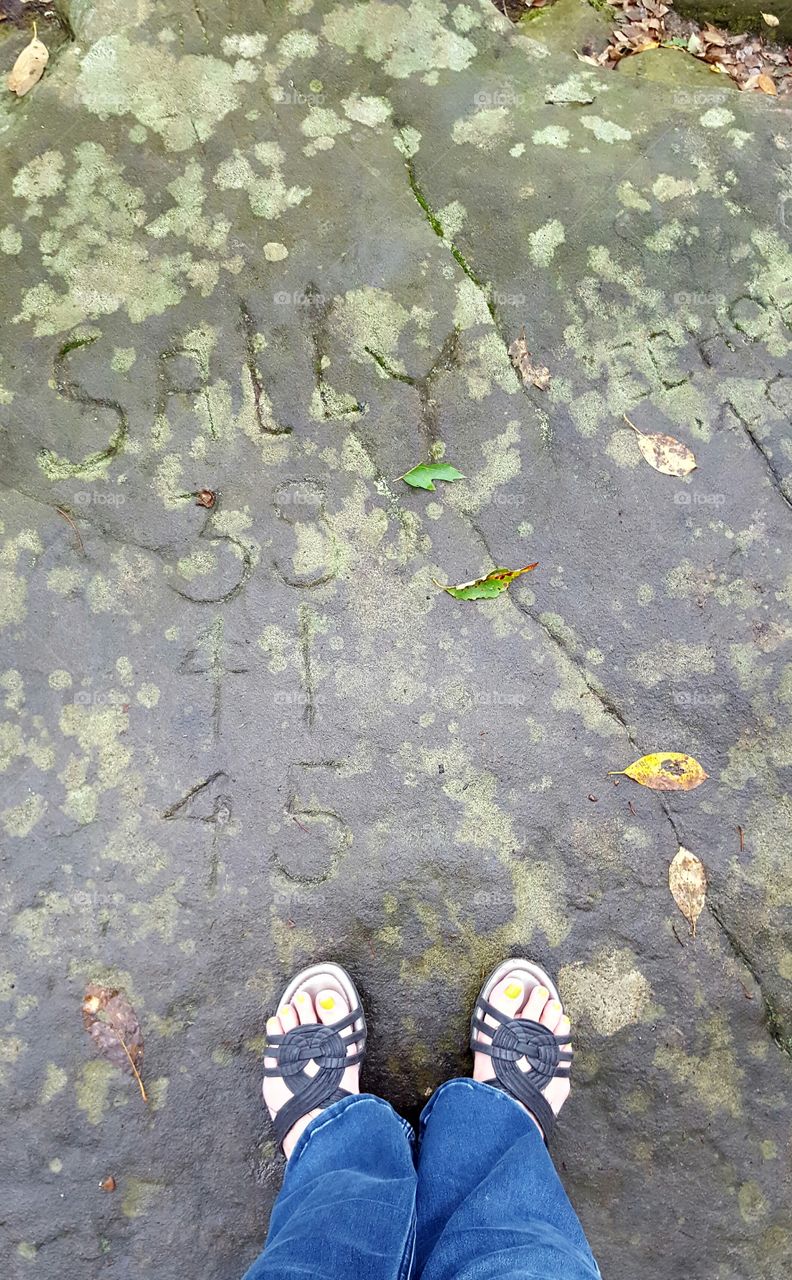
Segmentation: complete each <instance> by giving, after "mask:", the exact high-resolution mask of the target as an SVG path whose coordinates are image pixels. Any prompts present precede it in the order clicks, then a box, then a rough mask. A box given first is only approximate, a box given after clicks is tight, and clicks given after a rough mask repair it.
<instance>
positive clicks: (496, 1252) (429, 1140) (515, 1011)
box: [416, 962, 599, 1280]
mask: <svg viewBox="0 0 792 1280" xmlns="http://www.w3.org/2000/svg"><path fill="white" fill-rule="evenodd" d="M517 963H519V962H517ZM550 995H551V992H550V991H548V990H547V989H546V988H545V987H544V986H542V985H540V984H537V983H536V982H535V981H534V983H533V985H531V980H530V978H529V979H528V980H527V981H526V980H525V975H522V977H516V976H515V975H509V974H507V976H506V978H505V979H504V980H503V981H500V982H499V983H497V984H496V985H495V987H494V988H493V990H492V992H491V993H490V994H489V997H488V998H489V1003H490V1006H491V1007H492V1008H493V1010H494V1011H496V1015H495V1017H489V1016H487V1017H482V1018H481V1021H482V1023H484V1024H486V1026H488V1027H492V1030H493V1037H494V1040H495V1045H494V1046H493V1044H492V1037H489V1036H487V1035H486V1034H484V1032H483V1030H480V1029H479V1030H474V1040H477V1041H478V1042H479V1044H480V1045H485V1046H488V1048H489V1051H488V1052H477V1053H476V1054H475V1058H474V1079H472V1080H450V1081H448V1082H447V1083H446V1084H444V1085H442V1086H441V1087H440V1088H439V1089H438V1090H437V1092H436V1093H435V1094H434V1096H433V1097H432V1098H431V1100H430V1101H429V1103H428V1104H427V1106H426V1107H425V1108H424V1112H423V1115H422V1117H421V1149H420V1158H419V1165H418V1194H417V1218H418V1227H417V1245H416V1276H420V1277H421V1280H534V1278H535V1280H597V1278H598V1277H599V1270H598V1268H597V1264H596V1262H595V1261H594V1258H593V1256H592V1254H591V1250H590V1249H589V1246H588V1244H587V1242H586V1238H585V1235H584V1234H583V1229H582V1227H581V1225H580V1223H579V1222H578V1219H577V1217H576V1215H575V1212H574V1210H573V1208H572V1206H571V1204H570V1203H569V1200H568V1199H567V1196H566V1193H565V1192H564V1189H563V1187H562V1185H561V1182H560V1180H559V1178H558V1175H557V1173H556V1171H555V1169H554V1167H553V1162H552V1160H551V1159H550V1156H549V1154H548V1152H547V1148H546V1146H545V1142H544V1136H543V1133H542V1130H541V1128H540V1126H539V1123H538V1121H537V1120H536V1119H535V1118H534V1116H533V1115H532V1114H530V1113H529V1111H528V1110H527V1109H526V1107H524V1106H523V1105H521V1104H520V1102H518V1101H515V1099H514V1098H513V1097H511V1096H509V1094H508V1093H507V1092H506V1091H505V1088H504V1086H503V1084H502V1083H501V1075H503V1074H504V1072H503V1069H502V1066H501V1062H502V1061H503V1060H509V1056H508V1053H504V1054H503V1055H502V1057H501V1055H500V1053H499V1044H500V1045H507V1046H508V1043H509V1040H510V1038H511V1039H512V1040H514V1037H515V1034H516V1035H517V1037H518V1038H519V1036H520V1035H526V1034H528V1035H529V1036H530V1035H532V1036H534V1042H535V1043H539V1044H540V1045H541V1044H542V1042H543V1040H544V1046H543V1047H544V1049H545V1050H546V1049H547V1045H548V1043H550V1044H551V1043H552V1042H551V1041H550V1039H549V1037H548V1036H544V1034H543V1033H537V1032H536V1027H537V1025H538V1026H540V1027H544V1028H547V1031H548V1032H552V1033H554V1034H555V1035H557V1036H559V1037H560V1039H561V1045H563V1044H565V1038H566V1036H567V1035H568V1032H569V1021H568V1019H566V1018H565V1017H564V1015H563V1010H562V1008H561V1005H560V1002H558V1001H557V1000H555V999H549V996H550ZM480 999H481V998H480ZM477 1007H478V1008H479V1010H480V1011H481V1012H482V1013H483V1012H484V1011H483V1009H481V1006H480V1004H479V1006H477ZM498 1012H499V1013H500V1014H501V1015H502V1018H503V1021H502V1023H500V1024H499V1023H498V1022H497V1021H496V1018H497V1013H498ZM515 1020H517V1021H520V1022H521V1023H522V1025H521V1026H515ZM499 1025H500V1026H502V1027H503V1028H504V1031H503V1034H501V1033H500V1031H499ZM474 1027H475V1022H474ZM493 1047H494V1048H495V1050H496V1051H495V1053H493V1052H492V1049H493ZM528 1049H529V1053H533V1048H532V1047H531V1046H530V1044H529V1045H528ZM561 1052H563V1048H562V1049H561ZM551 1056H552V1053H551ZM555 1056H556V1058H557V1054H556V1055H555ZM511 1061H512V1063H513V1065H515V1066H517V1067H518V1068H519V1070H521V1071H530V1068H529V1064H528V1062H527V1061H526V1060H525V1058H516V1056H514V1055H513V1056H512V1058H511ZM494 1064H496V1065H494ZM496 1066H497V1070H498V1071H499V1073H500V1074H499V1075H498V1076H497V1078H496ZM536 1071H537V1074H536V1076H535V1080H539V1079H540V1078H542V1076H543V1073H542V1069H541V1066H540V1065H539V1063H538V1061H537V1066H536ZM545 1074H546V1073H545ZM505 1075H506V1078H508V1071H507V1072H506V1073H505ZM486 1080H490V1081H494V1082H495V1083H496V1084H498V1085H500V1087H494V1086H493V1084H492V1083H484V1081H486ZM541 1092H542V1095H543V1097H544V1099H545V1101H546V1103H547V1105H548V1107H549V1112H545V1110H544V1108H543V1107H542V1104H541V1103H536V1105H535V1109H536V1110H537V1111H538V1112H540V1113H541V1114H542V1118H543V1120H544V1121H545V1124H546V1125H548V1127H549V1124H550V1123H552V1119H553V1116H554V1115H555V1114H557V1112H558V1111H559V1110H560V1108H561V1106H562V1104H563V1102H564V1100H565V1099H566V1096H567V1094H568V1092H569V1081H568V1078H566V1077H565V1076H564V1075H563V1073H562V1074H559V1075H556V1076H555V1077H554V1078H551V1079H550V1080H549V1082H547V1083H546V1085H545V1087H544V1088H543V1089H542V1090H541ZM529 1103H530V1098H529Z"/></svg>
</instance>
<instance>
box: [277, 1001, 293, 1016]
mask: <svg viewBox="0 0 792 1280" xmlns="http://www.w3.org/2000/svg"><path fill="white" fill-rule="evenodd" d="M290 1013H291V1009H290V1008H289V1006H288V1005H287V1004H285V1005H284V1006H283V1008H282V1009H279V1010H278V1017H279V1018H288V1016H289V1014H290Z"/></svg>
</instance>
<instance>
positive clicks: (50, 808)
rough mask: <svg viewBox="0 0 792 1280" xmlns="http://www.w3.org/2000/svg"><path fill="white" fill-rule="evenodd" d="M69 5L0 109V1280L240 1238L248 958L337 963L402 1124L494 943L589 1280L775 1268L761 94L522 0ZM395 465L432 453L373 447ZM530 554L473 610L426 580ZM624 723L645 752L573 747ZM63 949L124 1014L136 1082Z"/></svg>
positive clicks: (782, 383)
mask: <svg viewBox="0 0 792 1280" xmlns="http://www.w3.org/2000/svg"><path fill="white" fill-rule="evenodd" d="M70 21H71V25H72V28H73V31H74V34H75V40H74V41H72V42H68V43H66V44H64V45H63V46H62V47H61V49H60V50H59V51H58V52H57V56H54V57H53V61H52V65H51V68H50V69H49V70H48V72H47V74H46V76H45V78H44V80H43V81H42V82H41V84H40V85H39V86H37V88H36V89H35V91H34V92H32V93H31V94H30V95H28V97H27V98H25V99H23V100H21V101H20V102H16V101H14V102H11V103H9V102H8V101H4V102H3V104H2V107H1V108H0V110H1V111H2V115H0V129H2V133H1V134H0V142H2V182H3V191H4V205H3V217H4V220H5V221H4V225H3V226H2V227H0V249H2V252H3V258H2V262H3V271H2V277H1V280H0V298H1V299H2V308H3V315H4V334H5V343H4V348H3V353H2V362H1V363H0V430H1V431H2V435H1V436H0V439H2V446H3V457H4V461H3V472H2V479H3V484H4V486H5V487H6V492H5V494H4V503H3V513H2V520H3V530H2V538H3V544H2V553H1V554H2V576H3V586H4V605H3V610H4V611H3V616H2V619H1V620H0V622H1V623H2V639H3V643H4V653H5V655H6V656H5V657H4V661H3V671H4V674H3V675H2V677H1V680H2V691H3V701H4V708H3V723H2V727H0V734H2V744H3V755H2V760H3V765H4V772H3V775H2V776H3V786H4V792H3V801H2V805H0V809H1V810H2V815H1V816H2V824H3V836H2V838H3V850H4V855H5V856H4V867H5V883H4V890H5V892H4V906H5V909H6V911H7V917H8V919H7V929H6V937H7V939H8V942H9V943H10V946H9V948H8V950H9V955H8V960H7V961H6V962H5V965H6V967H7V972H6V973H5V975H4V978H3V987H2V994H3V996H4V997H5V1003H4V1005H3V1012H4V1020H3V1040H2V1058H3V1067H4V1078H3V1083H2V1086H0V1087H2V1088H3V1090H4V1092H5V1093H6V1101H7V1110H8V1112H9V1113H10V1115H11V1116H12V1119H13V1129H12V1135H11V1137H10V1138H9V1139H8V1141H7V1144H6V1147H5V1160H4V1168H3V1183H4V1185H3V1200H4V1205H5V1215H4V1217H5V1231H6V1233H7V1236H8V1248H7V1250H6V1252H7V1253H10V1255H11V1257H12V1258H13V1262H12V1272H11V1274H12V1275H14V1276H17V1275H18V1276H27V1275H31V1274H39V1275H42V1276H50V1275H61V1274H63V1273H68V1274H71V1273H73V1272H74V1271H75V1270H80V1271H81V1273H85V1274H90V1275H93V1274H99V1271H100V1269H101V1273H102V1274H103V1275H106V1276H108V1277H112V1278H113V1280H115V1278H116V1277H118V1278H119V1280H120V1277H122V1276H128V1275H149V1274H152V1273H154V1272H155V1271H156V1273H157V1274H158V1275H159V1276H161V1277H162V1278H163V1280H171V1277H174V1278H175V1277H177V1276H182V1275H184V1274H185V1273H191V1272H197V1271H200V1273H201V1274H202V1275H204V1276H206V1277H207V1278H208V1280H215V1278H216V1280H220V1278H221V1277H222V1280H231V1278H232V1277H234V1276H236V1275H238V1274H241V1272H242V1270H243V1268H244V1266H245V1265H246V1264H247V1263H248V1262H249V1261H250V1259H251V1258H252V1257H253V1256H254V1255H255V1252H256V1250H257V1248H258V1246H259V1243H260V1240H261V1238H262V1234H263V1229H264V1224H265V1219H266V1211H267V1208H268V1205H269V1204H270V1202H271V1200H272V1197H273V1195H274V1194H275V1191H276V1189H277V1185H278V1180H279V1176H280V1164H279V1161H278V1158H277V1156H276V1154H275V1152H274V1150H273V1147H272V1144H271V1142H270V1139H269V1134H268V1130H267V1125H266V1122H265V1118H264V1115H263V1112H262V1108H261V1105H260V1101H259V1097H258V1088H259V1073H260V1064H261V1050H262V1033H263V1024H264V1016H265V1011H266V1010H267V1008H268V1007H270V1005H271V1003H272V1002H273V1000H275V999H276V998H277V994H278V990H279V988H280V986H281V984H282V983H283V981H284V980H285V978H286V977H287V976H288V974H289V973H290V972H291V971H292V970H293V968H294V966H296V965H298V964H301V963H303V962H304V961H307V960H309V959H313V958H316V957H318V956H321V955H324V954H332V955H334V956H337V957H339V958H340V959H342V960H343V961H344V962H345V963H347V964H348V965H349V966H350V968H351V969H352V971H353V972H354V973H355V975H356V976H357V978H358V979H359V980H360V983H361V987H362V990H363V992H364V994H365V996H366V999H367V1001H368V1004H369V1006H370V1009H371V1014H372V1023H373V1036H372V1043H371V1065H370V1069H369V1072H368V1084H369V1087H371V1088H372V1089H377V1090H381V1091H383V1092H384V1093H385V1094H386V1096H388V1097H390V1098H392V1099H393V1101H394V1102H395V1103H396V1104H397V1105H398V1106H400V1107H402V1108H403V1109H405V1110H406V1111H407V1112H408V1113H409V1114H414V1112H415V1106H416V1101H417V1100H420V1099H421V1098H422V1097H423V1096H424V1095H425V1094H426V1093H428V1092H429V1091H431V1089H432V1088H433V1087H435V1086H436V1085H437V1084H438V1083H439V1082H440V1080H442V1079H443V1078H444V1077H446V1076H447V1075H448V1074H450V1073H453V1072H458V1071H460V1070H464V1069H465V1061H466V1060H465V1035H466V1020H467V1011H468V1005H469V1001H470V999H471V998H472V995H473V993H474V990H475V988H476V986H477V984H478V982H479V979H480V976H481V973H482V971H483V970H485V969H486V968H487V967H488V966H490V965H491V964H492V963H494V962H495V961H496V960H497V959H499V958H500V957H501V956H503V955H504V954H505V953H507V952H508V951H510V950H516V949H519V950H525V951H526V952H527V953H529V954H532V955H535V956H536V957H537V958H538V959H540V960H541V961H543V962H544V963H546V964H547V965H548V966H550V968H551V969H552V970H553V971H554V972H558V973H559V974H560V983H561V988H562V991H563V993H564V996H565V998H566V1000H567V1001H568V1003H569V1005H570V1008H571V1010H572V1013H573V1015H574V1017H575V1021H576V1028H577V1030H576V1044H577V1069H576V1084H575V1089H574V1092H573V1096H572V1099H571V1101H570V1103H569V1106H568V1110H567V1111H566V1112H565V1122H564V1123H563V1124H562V1125H561V1131H560V1135H559V1139H558V1145H557V1156H558V1159H559V1161H560V1162H561V1163H562V1168H563V1172H564V1177H565V1179H566V1183H567V1185H568V1187H569V1189H570V1193H571V1195H572V1197H573V1199H574V1201H575V1203H576V1205H577V1207H578V1208H579V1211H580V1213H581V1217H582V1218H583V1221H584V1223H585V1225H586V1228H587V1230H588V1232H589V1233H590V1236H591V1240H592V1244H593V1246H594V1248H595V1251H596V1253H597V1255H598V1257H599V1258H600V1261H601V1264H602V1267H603V1271H604V1272H605V1273H607V1274H609V1275H611V1276H613V1277H616V1278H617V1280H622V1278H623V1280H628V1278H629V1280H632V1278H633V1277H634V1276H635V1275H636V1274H640V1275H641V1277H642V1280H660V1278H661V1277H662V1278H663V1280H667V1278H668V1277H669V1276H680V1277H681V1276H685V1277H691V1276H692V1277H704V1276H707V1277H711V1276H719V1277H723V1278H724V1280H725V1278H726V1277H730V1278H731V1277H736V1276H746V1275H752V1276H753V1275H761V1276H762V1277H764V1278H766V1280H780V1277H781V1276H785V1275H786V1274H788V1270H789V1264H790V1259H791V1258H792V1243H791V1242H790V1225H789V1216H788V1203H789V1181H788V1169H789V1164H788V1157H789V1149H790V1111H789V1085H790V1037H791V1036H792V1017H791V1016H790V982H791V981H792V948H791V947H790V924H789V900H790V888H791V887H792V886H791V885H790V863H789V857H788V852H787V850H788V845H789V836H790V807H789V800H788V796H787V786H786V784H787V781H788V776H789V767H790V759H791V757H790V735H789V704H790V688H791V687H792V686H791V685H790V666H789V603H790V593H791V592H792V578H790V563H789V536H788V535H789V527H790V515H791V513H790V505H792V488H791V487H790V486H791V485H792V457H791V456H790V452H789V425H790V407H791V406H792V378H791V377H790V347H791V346H792V251H791V249H790V236H791V235H792V169H791V168H790V152H789V146H788V142H787V135H788V127H787V121H788V113H787V111H786V108H784V107H783V106H782V105H779V104H777V103H775V102H773V101H770V100H768V99H766V98H764V97H762V96H761V95H752V96H740V95H739V93H738V92H737V91H736V90H732V88H731V87H730V86H729V85H726V86H724V85H723V83H722V82H721V81H720V80H717V81H716V80H715V78H714V77H712V76H711V74H709V73H708V72H707V71H706V70H705V69H704V68H702V67H701V66H700V65H698V64H695V63H693V62H692V61H690V62H688V61H687V60H685V59H683V58H682V57H681V56H680V55H677V54H674V53H668V54H665V55H663V54H660V55H654V54H646V55H643V56H642V57H641V58H640V59H635V60H634V63H635V65H634V66H630V65H629V64H625V70H624V72H616V73H607V72H604V71H598V70H595V69H593V68H591V67H589V66H586V65H585V64H582V63H580V62H578V61H577V60H576V59H575V57H574V53H573V49H574V48H580V46H581V43H582V41H583V39H585V37H586V35H587V34H588V35H596V34H597V33H598V32H600V31H602V30H603V29H604V24H603V20H602V19H600V18H599V17H598V16H597V15H596V14H595V13H594V11H593V10H592V9H590V8H589V7H588V6H586V5H582V4H579V3H577V0H563V5H559V6H557V7H556V8H554V9H553V10H552V11H550V12H547V13H546V14H542V15H541V16H540V17H539V18H538V19H536V20H534V21H532V22H531V23H530V24H528V26H527V27H526V28H525V29H516V30H515V29H512V28H511V27H510V26H509V25H508V24H507V23H506V22H505V21H504V19H503V18H502V17H501V16H500V15H499V14H498V13H497V11H496V10H495V9H494V8H493V7H492V6H491V5H490V4H489V3H488V2H487V0H481V2H480V3H470V4H447V5H446V4H443V3H441V2H440V0H423V2H420V0H412V3H407V0H404V2H403V3H401V4H395V3H394V4H384V3H374V4H367V5H364V4H357V5H356V4H352V3H323V4H318V3H316V4H312V3H311V2H310V0H290V3H287V4H284V5H283V6H267V7H262V6H261V5H259V4H254V3H253V2H252V0H234V2H233V3H227V4H223V5H221V6H215V7H213V8H210V7H209V6H204V5H202V4H200V3H197V2H196V3H194V4H188V3H185V0H170V2H169V3H161V4H157V5H156V6H155V5H153V4H151V3H148V0H137V2H136V3H135V4H132V5H130V4H128V3H124V4H122V3H120V2H118V0H105V2H103V3H96V4H91V3H88V0H83V2H82V3H80V4H78V3H76V0H75V3H73V4H72V5H71V7H70ZM21 40H22V37H21V36H19V35H18V33H14V34H12V35H10V36H8V37H7V38H6V39H5V40H4V42H3V44H2V45H0V58H2V59H3V69H5V67H6V64H7V65H10V63H11V62H12V61H13V57H14V56H15V52H16V49H17V47H18V44H19V43H21ZM523 326H525V329H526V336H527V340H528V342H529V345H530V348H531V350H532V352H533V353H534V354H535V356H536V357H537V359H538V360H539V362H540V363H542V364H546V365H547V366H548V367H549V368H550V369H551V372H552V375H553V380H552V383H551V386H550V388H549V390H548V391H547V392H542V391H540V390H538V389H536V388H533V387H528V388H526V387H523V386H522V385H521V383H520V382H519V381H518V379H517V377H516V375H515V373H514V371H513V369H512V368H511V365H510V362H509V359H508V356H507V347H508V345H509V344H510V343H511V342H512V341H513V339H514V338H515V337H516V336H517V335H518V333H519V332H520V330H521V328H522V327H523ZM624 413H627V414H628V415H629V416H630V417H631V418H632V420H633V421H634V422H636V423H637V424H638V425H639V426H640V427H641V428H643V429H644V430H661V431H663V430H664V431H670V432H671V433H672V434H673V435H676V436H678V437H679V438H681V439H683V440H684V441H685V442H686V443H687V444H688V445H689V446H691V447H692V448H693V449H694V451H695V453H696V456H697V459H698V463H699V468H698V470H696V471H694V472H693V473H692V475H691V476H690V477H689V478H688V479H687V480H686V481H677V480H672V479H670V478H669V477H666V476H662V475H660V474H658V473H657V472H655V471H653V470H651V469H650V468H649V467H648V466H647V465H646V464H645V463H644V462H642V460H641V458H640V456H639V453H638V450H637V448H636V444H635V439H634V436H633V434H632V432H631V431H630V430H629V428H628V427H627V426H626V424H625V423H624V422H623V419H622V415H623V414H624ZM429 450H435V451H436V452H437V453H442V452H443V451H444V452H445V456H446V457H448V458H449V460H451V461H453V462H454V463H455V464H456V465H457V466H458V467H459V469H460V470H461V471H463V472H464V473H465V475H466V477H467V478H466V480H465V482H464V483H459V484H458V485H456V486H453V487H447V488H444V489H442V490H438V491H437V492H436V493H433V494H427V493H421V492H413V491H409V490H408V489H407V488H406V486H404V485H403V484H401V483H400V482H399V481H398V480H396V479H394V477H397V476H400V475H401V474H402V473H403V472H404V470H405V469H406V468H407V467H409V466H412V465H413V464H415V463H416V462H418V461H420V460H421V459H422V458H425V457H426V456H427V453H428V451H429ZM203 488H209V489H211V490H214V491H216V492H217V493H218V494H219V498H218V500H217V503H216V505H215V506H214V507H212V508H206V507H202V506H199V505H196V498H195V494H196V492H197V491H199V490H201V489H203ZM64 513H65V514H64ZM533 560H538V561H539V562H540V567H539V569H538V570H536V571H535V572H534V573H532V574H530V575H527V576H526V577H525V578H523V579H521V580H520V581H519V582H518V583H516V584H515V585H514V586H513V587H512V589H511V591H510V593H509V594H508V596H505V597H502V598H501V599H499V600H495V601H491V602H480V603H476V604H466V603H463V602H456V601H454V600H452V599H451V598H450V597H448V596H447V595H445V594H444V593H442V592H439V591H438V589H437V587H436V586H435V584H434V580H435V579H439V580H440V581H446V582H458V581H461V580H464V579H467V578H470V577H472V576H474V575H475V574H477V573H478V572H480V571H483V570H488V569H489V568H491V567H492V566H493V565H495V564H506V565H509V566H514V567H517V566H518V565H520V564H525V563H527V562H529V561H533ZM671 748H674V749H678V750H687V751H690V752H692V753H693V754H694V755H696V756H697V757H698V758H699V759H700V760H701V762H702V763H703V765H704V766H705V768H706V769H707V771H708V773H709V774H710V779H709V781H708V782H707V783H706V784H705V785H704V786H703V787H702V788H700V789H699V790H698V791H695V792H693V793H691V794H689V795H669V796H665V797H664V796H659V795H657V794H654V793H649V792H647V791H640V790H639V789H638V788H637V787H635V786H634V784H632V783H630V782H629V781H627V780H626V779H621V780H620V781H619V785H618V786H617V785H615V782H614V779H610V778H608V777H607V771H608V770H616V769H621V768H623V767H624V765H626V764H627V763H628V762H629V761H630V760H632V759H633V758H634V757H636V756H637V755H640V754H641V753H642V752H644V751H647V750H652V749H671ZM739 828H741V829H742V831H743V833H744V839H743V840H742V841H741V838H740V834H739V830H738V829H739ZM680 843H681V844H683V845H685V846H686V847H687V848H689V849H691V850H693V851H694V852H695V853H697V854H698V855H699V856H700V857H701V858H702V859H703V860H704V862H705V864H706V866H707V871H708V875H709V898H708V901H709V908H708V910H707V912H706V913H705V915H704V916H703V917H702V919H701V921H700V923H699V928H698V933H697V937H696V939H695V941H692V940H691V939H690V938H689V937H688V936H687V932H686V927H685V923H684V920H683V919H682V917H681V916H680V915H679V914H678V912H677V911H676V908H675V906H674V904H673V901H672V899H671V897H670V894H669V890H668V879H667V878H668V866H669V863H670V861H671V859H672V857H673V856H674V854H675V852H676V850H677V847H678V846H679V844H680ZM89 979H98V980H103V979H104V980H107V981H113V982H115V983H118V984H121V985H123V986H124V987H125V988H126V989H127V991H128V992H129V994H130V996H131V998H132V999H133V1000H134V1002H135V1004H136V1007H137V1008H138V1010H139V1011H140V1014H141V1017H142V1020H143V1025H144V1031H145V1036H146V1058H145V1076H146V1079H147V1082H148V1087H149V1090H150V1094H151V1104H150V1106H149V1107H148V1108H145V1107H144V1106H143V1104H142V1102H141V1100H140V1097H139V1095H138V1094H137V1092H136V1090H135V1088H134V1085H133V1084H132V1082H130V1081H129V1080H128V1079H126V1078H125V1077H123V1076H121V1075H120V1074H119V1073H117V1072H115V1071H114V1070H113V1069H112V1068H111V1067H109V1066H106V1065H105V1064H104V1063H103V1061H101V1060H100V1059H98V1058H96V1057H95V1056H94V1054H93V1050H92V1048H91V1046H90V1044H89V1043H88V1041H87V1038H86V1037H85V1035H84V1033H83V1031H82V1027H81V1024H80V1015H79V1005H80V998H81V994H82V990H83V987H84V985H85V983H86V982H87V981H88V980H89ZM405 1046H406V1047H405ZM108 1174H112V1175H113V1176H114V1177H115V1179H116V1181H117V1184H118V1189H117V1191H116V1192H115V1193H113V1194H112V1195H108V1194H105V1193H103V1192H101V1191H100V1190H99V1189H98V1183H99V1181H100V1179H102V1178H103V1177H105V1176H106V1175H108Z"/></svg>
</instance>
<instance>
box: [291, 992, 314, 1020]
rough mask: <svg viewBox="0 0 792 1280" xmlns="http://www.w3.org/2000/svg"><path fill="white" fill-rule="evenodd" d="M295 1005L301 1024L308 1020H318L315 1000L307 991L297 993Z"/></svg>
mask: <svg viewBox="0 0 792 1280" xmlns="http://www.w3.org/2000/svg"><path fill="white" fill-rule="evenodd" d="M294 1005H295V1008H296V1010H297V1017H298V1018H299V1019H300V1025H301V1026H305V1024H306V1023H307V1022H316V1013H315V1012H314V1006H313V1000H312V999H311V997H310V996H309V994H308V992H307V991H298V992H297V995H296V996H295V997H294Z"/></svg>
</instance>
